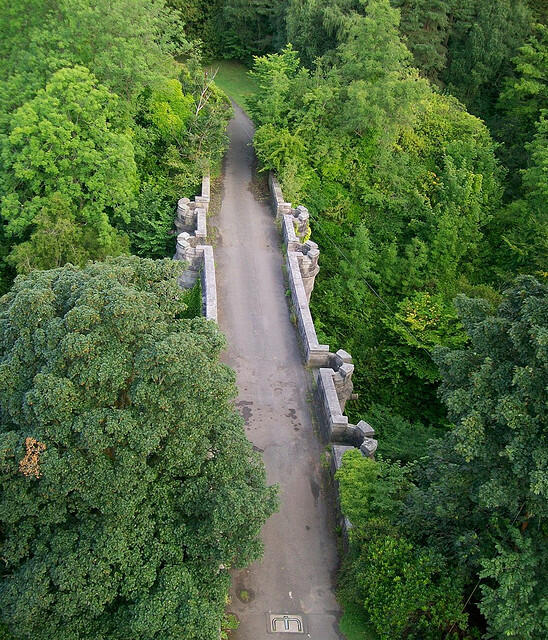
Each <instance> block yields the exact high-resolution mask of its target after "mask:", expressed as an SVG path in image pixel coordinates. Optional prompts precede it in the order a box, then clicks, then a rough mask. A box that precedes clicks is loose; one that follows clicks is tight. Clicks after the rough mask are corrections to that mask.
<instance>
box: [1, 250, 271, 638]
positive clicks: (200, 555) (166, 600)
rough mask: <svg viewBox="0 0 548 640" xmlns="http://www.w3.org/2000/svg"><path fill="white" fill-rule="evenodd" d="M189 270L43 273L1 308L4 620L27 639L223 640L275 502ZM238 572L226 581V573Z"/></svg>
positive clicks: (115, 267) (127, 265)
mask: <svg viewBox="0 0 548 640" xmlns="http://www.w3.org/2000/svg"><path fill="white" fill-rule="evenodd" d="M180 268H181V267H180V264H178V263H174V262H173V261H171V260H164V261H157V262H153V261H151V260H140V259H138V258H134V257H133V258H118V259H113V260H108V261H107V262H105V263H95V264H90V265H89V266H87V267H85V268H84V269H78V268H75V267H71V266H67V267H64V268H62V269H57V270H52V271H35V272H33V273H32V274H30V275H29V276H26V277H20V278H18V279H17V280H16V282H15V284H14V286H13V289H12V290H11V292H10V293H9V294H7V295H6V296H4V297H3V298H2V299H1V301H0V344H1V347H2V348H1V353H2V358H1V360H0V415H1V418H2V422H1V425H2V426H1V431H0V441H1V444H0V483H1V485H2V492H1V499H0V520H1V526H2V557H3V559H4V561H3V564H2V576H3V582H2V587H1V589H0V599H1V605H2V621H3V623H5V624H7V625H8V627H9V629H10V631H11V632H12V633H13V635H14V638H21V639H24V638H25V639H28V640H30V639H33V640H41V639H44V640H45V639H46V638H47V639H48V640H49V639H50V638H52V637H57V638H62V639H65V638H66V639H67V640H68V639H69V638H75V637H79V638H89V639H90V640H91V639H93V640H95V639H97V638H105V639H106V638H120V639H125V638H128V637H131V638H134V639H135V640H137V639H143V640H145V639H146V640H149V639H151V638H162V640H164V639H166V640H167V639H169V638H173V639H175V638H181V637H186V638H196V639H197V640H198V639H203V640H208V639H210V640H214V639H215V640H217V638H218V629H219V625H220V622H221V619H222V617H223V609H224V604H225V597H226V590H227V586H228V582H229V577H228V572H227V570H226V569H228V568H230V567H232V566H242V565H245V564H246V563H248V562H249V561H251V560H254V559H256V558H257V557H258V555H259V554H260V550H261V544H260V540H259V536H258V534H259V530H260V527H261V525H262V524H263V522H264V520H265V518H266V517H267V516H268V515H269V514H270V513H272V511H273V509H274V507H275V503H276V500H275V492H274V490H273V489H269V488H267V487H266V486H265V472H264V469H263V467H262V464H261V463H260V461H259V458H258V457H257V455H256V454H255V453H254V452H253V451H252V448H251V445H250V444H249V442H248V441H247V439H246V437H245V434H244V431H243V428H242V421H241V418H240V417H239V416H238V415H237V414H236V412H235V411H234V409H233V406H232V400H233V398H234V397H235V395H236V388H235V384H234V374H233V372H232V371H230V370H229V369H228V368H227V367H226V366H225V365H223V364H220V363H219V362H218V354H219V352H220V350H221V349H222V348H223V346H224V339H223V338H222V336H221V335H220V333H219V332H218V329H217V328H216V325H215V324H214V323H211V322H208V321H206V320H204V319H202V318H196V319H192V320H188V319H184V318H183V317H182V316H183V315H184V314H185V304H184V295H183V294H182V292H181V290H180V289H179V288H178V286H177V283H176V278H175V277H176V275H177V274H178V272H179V271H180ZM225 568H226V569H225Z"/></svg>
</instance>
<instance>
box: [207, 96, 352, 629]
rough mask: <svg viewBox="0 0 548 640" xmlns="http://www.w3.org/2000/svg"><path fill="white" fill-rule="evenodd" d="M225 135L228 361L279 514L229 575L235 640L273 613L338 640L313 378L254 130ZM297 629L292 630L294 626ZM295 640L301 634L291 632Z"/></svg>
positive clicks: (237, 126)
mask: <svg viewBox="0 0 548 640" xmlns="http://www.w3.org/2000/svg"><path fill="white" fill-rule="evenodd" d="M228 134H229V136H230V140H231V143H230V148H229V150H228V153H227V156H226V161H225V171H224V185H223V186H224V197H223V203H222V207H221V211H220V213H219V215H218V216H216V218H214V219H213V220H212V223H213V224H215V225H216V226H217V227H218V231H217V246H216V247H215V257H216V265H217V279H218V284H219V303H220V304H219V325H220V327H221V329H222V330H223V332H224V333H225V335H226V336H227V338H228V345H229V346H228V349H227V351H226V353H225V356H224V358H223V359H224V360H225V362H226V363H227V364H229V365H230V366H231V367H232V368H233V369H234V370H235V371H236V377H237V383H238V388H239V396H238V400H237V406H238V408H239V410H240V412H241V413H242V415H243V417H244V419H245V423H246V425H245V428H246V433H247V436H248V438H249V440H250V441H251V442H252V443H253V446H254V448H255V449H256V450H257V451H259V452H261V453H262V456H263V459H264V463H265V467H266V471H267V479H268V482H269V483H277V484H278V485H279V487H280V500H281V505H280V510H279V512H278V513H276V514H275V515H274V516H272V517H271V518H270V519H269V520H268V522H267V523H266V525H265V526H264V528H263V532H262V539H263V542H264V547H265V553H264V558H263V559H262V560H261V561H259V562H256V563H254V564H253V565H251V566H250V567H248V568H246V569H243V570H240V571H234V572H233V587H232V602H231V604H230V605H229V609H230V610H231V612H232V613H234V614H236V615H237V617H238V619H239V620H240V627H239V629H238V630H237V631H235V632H233V633H232V635H231V638H233V639H234V640H268V639H269V638H271V635H270V633H269V632H268V631H267V629H268V627H269V624H270V625H271V624H272V622H271V621H270V618H269V616H270V615H276V616H277V617H278V619H279V620H280V622H279V623H278V626H280V625H283V624H284V621H283V616H284V615H289V617H288V618H287V624H291V625H297V622H295V621H294V620H296V619H298V617H301V618H302V621H303V623H304V634H303V635H302V636H301V637H304V638H306V637H311V638H314V640H340V639H341V638H342V636H341V634H340V632H339V630H338V619H339V617H340V610H339V606H338V604H337V600H336V598H335V580H336V573H337V565H338V559H337V547H336V537H335V526H334V522H333V514H334V505H333V503H332V496H331V490H330V488H329V486H328V484H327V483H326V482H325V475H326V474H325V473H324V472H323V470H322V466H321V454H322V450H323V447H322V445H321V443H320V442H319V440H318V439H317V437H316V434H315V430H314V422H313V417H312V406H311V403H310V396H311V389H310V387H311V384H310V383H311V379H310V374H309V372H308V371H307V370H306V369H305V367H304V365H303V362H302V357H301V352H300V347H299V343H298V340H297V332H296V330H295V327H294V326H293V324H292V323H291V320H290V314H289V310H288V305H287V299H286V297H285V291H286V284H285V282H284V275H283V271H282V254H281V250H280V239H279V234H278V230H277V228H276V224H275V221H274V216H273V214H272V211H271V208H270V203H269V201H268V196H267V193H266V192H265V190H264V188H261V187H260V185H258V183H257V179H256V174H255V170H254V167H255V164H256V160H255V155H254V152H253V148H252V146H251V144H250V143H251V140H252V136H253V124H252V123H251V121H250V120H249V118H248V117H247V116H246V115H245V113H244V112H243V111H242V110H241V109H240V108H239V107H237V106H236V107H235V117H234V119H233V120H232V121H231V123H230V126H229V129H228ZM292 628H293V627H292ZM296 637H299V636H296Z"/></svg>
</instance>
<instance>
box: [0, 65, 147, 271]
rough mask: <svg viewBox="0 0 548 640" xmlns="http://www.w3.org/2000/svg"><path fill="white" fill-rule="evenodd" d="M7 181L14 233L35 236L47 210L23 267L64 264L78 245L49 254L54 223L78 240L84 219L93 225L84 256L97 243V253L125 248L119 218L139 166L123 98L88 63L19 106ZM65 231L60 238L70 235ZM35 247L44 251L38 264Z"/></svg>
mask: <svg viewBox="0 0 548 640" xmlns="http://www.w3.org/2000/svg"><path fill="white" fill-rule="evenodd" d="M1 179H2V184H3V187H4V197H3V198H2V208H1V215H2V217H3V219H4V220H5V221H6V223H7V225H6V234H7V235H8V237H12V238H15V239H17V238H25V237H28V231H29V228H32V226H33V225H34V223H35V219H36V217H37V216H38V215H39V214H40V220H38V221H37V232H36V235H35V236H33V237H32V238H31V241H30V245H27V246H28V249H30V250H28V249H26V248H25V249H26V250H24V251H23V253H24V254H25V258H26V259H25V260H24V261H22V262H21V263H20V262H19V260H18V258H20V257H21V256H20V254H21V251H19V252H16V253H15V256H13V255H12V260H13V262H15V264H16V266H17V268H18V270H19V271H28V270H29V269H30V268H35V267H40V268H48V267H51V266H56V265H57V264H59V259H60V258H61V259H62V258H63V257H64V255H65V254H67V253H70V252H71V251H72V249H71V247H70V246H66V247H61V248H60V249H59V251H57V252H55V253H53V254H52V256H51V260H48V250H47V248H46V249H45V250H44V249H43V243H44V238H43V237H41V236H44V234H45V235H46V236H47V234H48V233H49V232H50V230H51V229H52V228H57V229H58V230H59V231H61V233H62V235H64V236H65V238H66V241H68V242H69V243H72V242H73V241H74V239H75V237H76V235H77V226H76V225H80V226H82V227H85V230H84V235H85V236H89V241H88V243H87V244H85V243H82V244H83V245H84V246H83V247H82V249H80V252H81V253H82V254H84V253H88V254H89V253H90V251H89V247H90V245H92V244H94V245H95V246H96V247H97V249H98V251H97V253H96V254H95V255H93V257H102V256H104V255H108V254H111V255H112V254H116V253H119V252H120V250H121V249H123V246H124V245H123V240H122V239H121V238H120V237H119V236H118V235H117V234H116V232H115V230H114V228H113V223H115V222H117V221H122V220H127V219H128V217H129V212H130V210H131V208H132V206H133V204H134V202H133V193H134V190H135V185H136V167H135V161H134V157H133V147H132V144H131V139H130V136H129V135H128V134H127V131H126V124H125V122H124V121H123V120H122V119H121V118H120V115H119V110H118V102H117V98H116V96H114V95H113V94H111V93H110V92H109V91H108V90H107V89H106V88H105V87H104V86H102V85H99V84H97V81H96V79H95V78H94V77H93V75H92V74H91V73H90V72H89V71H88V70H87V69H85V68H83V67H74V68H67V69H61V70H60V71H57V72H56V73H54V74H53V76H52V77H51V79H50V81H49V82H48V84H47V85H46V88H45V89H42V90H40V91H39V92H38V93H37V95H36V97H35V98H33V99H32V100H31V101H29V102H27V103H26V104H25V105H23V106H22V107H21V108H20V109H18V110H17V111H16V112H15V114H14V116H13V118H12V120H11V123H10V131H9V135H8V137H7V138H6V142H5V145H4V148H3V171H2V176H1ZM61 210H62V211H63V214H62V217H61V216H60V215H59V214H60V211H61ZM63 227H64V229H63ZM62 235H58V236H57V237H56V242H57V243H61V242H62V241H63V240H64V239H65V238H63V237H62ZM34 247H37V248H39V253H40V256H39V258H38V260H36V262H34V261H33V251H32V249H33V248H34ZM77 251H78V249H77Z"/></svg>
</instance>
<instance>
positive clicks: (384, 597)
mask: <svg viewBox="0 0 548 640" xmlns="http://www.w3.org/2000/svg"><path fill="white" fill-rule="evenodd" d="M457 308H458V310H459V317H460V319H461V322H462V323H463V326H464V327H465V330H466V333H467V335H468V337H469V339H470V344H469V345H467V346H465V347H463V348H460V349H440V350H439V351H438V352H437V355H436V360H437V361H438V362H439V364H440V371H441V375H442V384H441V397H442V399H443V402H444V404H445V406H446V407H447V409H448V415H449V418H450V419H451V420H452V421H453V423H454V427H453V428H452V429H451V431H450V432H449V434H448V435H446V436H445V437H444V438H443V439H440V440H437V441H433V442H432V443H431V445H430V447H429V448H428V449H425V451H424V454H428V455H424V456H423V457H421V459H420V460H419V462H417V463H415V465H411V466H405V467H400V465H399V464H394V463H388V462H382V461H381V462H377V463H375V462H372V461H370V460H365V459H363V458H361V456H360V455H359V454H358V453H357V452H356V453H353V455H349V454H347V456H348V457H347V456H345V460H344V464H343V468H342V470H341V471H340V472H339V475H338V478H339V482H340V483H341V503H342V508H343V511H344V512H345V513H346V514H347V515H348V517H349V518H350V519H351V521H352V523H353V525H354V528H353V529H352V531H351V546H352V552H351V554H350V556H349V558H348V560H347V563H346V567H345V571H344V574H343V575H344V577H343V589H344V591H345V593H346V594H347V597H348V598H349V599H350V600H357V602H358V603H359V604H360V605H361V606H364V607H365V608H366V609H368V610H370V611H369V613H370V616H371V620H372V622H373V623H374V624H378V630H379V633H380V634H381V635H380V637H385V635H383V634H385V633H386V631H385V630H386V629H391V628H392V629H393V635H390V634H387V635H386V637H387V638H389V637H405V638H407V637H417V636H416V635H413V634H414V633H417V632H419V636H418V637H421V638H426V637H428V638H430V637H432V638H445V637H446V635H445V634H446V633H447V632H448V631H449V627H450V626H452V631H453V632H455V633H456V631H457V630H458V629H459V626H460V627H461V628H462V629H463V630H465V629H466V616H464V617H463V616H462V611H463V605H462V604H459V602H458V601H459V590H460V592H461V593H464V590H463V585H465V584H466V585H469V586H468V589H467V590H470V591H472V589H473V582H474V581H475V580H476V577H477V576H478V575H479V577H480V578H481V583H480V589H479V593H480V594H481V595H480V597H479V603H478V605H479V608H480V610H481V612H482V613H483V614H484V616H485V619H486V621H487V627H488V632H489V636H488V637H493V638H516V639H517V638H519V639H520V640H521V639H525V640H529V639H531V640H532V639H533V638H538V637H543V636H545V635H546V633H547V632H548V618H547V616H546V606H547V603H548V588H547V584H546V579H545V576H546V572H547V570H548V553H547V552H546V549H547V544H546V543H547V541H548V540H547V536H548V533H547V530H546V522H547V520H546V519H547V516H548V487H547V485H546V478H547V477H548V433H547V430H546V425H547V418H548V416H547V413H546V407H547V406H548V404H547V397H546V376H547V374H548V358H547V353H546V334H547V329H548V326H547V318H548V287H546V285H544V284H540V283H539V282H538V281H536V280H535V279H534V278H532V277H521V278H520V279H519V280H518V281H517V282H516V283H515V284H514V286H512V288H510V289H509V290H507V291H506V292H505V293H504V295H503V299H502V302H501V303H500V305H499V307H498V309H497V310H496V312H494V311H493V309H492V308H491V306H490V305H489V304H488V303H487V302H486V301H483V300H478V299H471V298H466V297H464V296H462V297H460V298H459V299H458V302H457ZM429 572H432V573H430V574H429ZM448 574H449V575H451V582H450V583H448V582H444V579H445V576H447V575H448ZM419 576H420V577H419ZM423 581H424V582H423ZM379 585H380V588H379ZM385 585H386V586H385ZM394 585H396V586H395V587H394ZM419 585H422V586H420V587H419ZM420 598H423V600H422V603H423V604H422V606H421V605H417V604H416V603H417V602H419V603H420V602H421V600H420ZM415 606H418V607H419V610H420V611H422V612H428V607H433V610H432V611H431V612H430V613H428V615H427V617H426V619H425V620H422V621H421V619H420V617H419V618H417V614H416V613H415V614H414V615H415V617H414V618H413V622H412V623H411V625H410V626H409V627H408V628H407V629H406V628H405V624H406V620H408V618H406V616H408V615H412V613H413V612H414V607H415ZM398 607H400V609H399V612H398V614H397V615H396V616H395V617H392V616H393V612H394V611H395V610H398V609H397V608H398ZM440 616H442V617H440ZM451 617H452V619H451ZM449 622H450V623H451V625H449ZM421 624H422V625H424V626H421ZM391 625H400V626H399V627H398V628H396V627H393V626H392V627H391ZM402 625H403V626H402ZM436 625H438V626H436ZM439 625H441V627H442V629H441V630H440V628H439ZM444 625H446V626H445V628H443V626H444ZM436 629H437V630H436ZM450 637H451V636H450ZM455 637H457V636H455ZM458 637H463V636H462V635H461V634H459V635H458Z"/></svg>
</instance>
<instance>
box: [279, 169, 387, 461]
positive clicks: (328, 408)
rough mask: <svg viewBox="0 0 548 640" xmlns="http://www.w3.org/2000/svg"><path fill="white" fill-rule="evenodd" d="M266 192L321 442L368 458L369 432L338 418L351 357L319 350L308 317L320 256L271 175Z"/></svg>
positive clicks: (348, 389) (347, 394)
mask: <svg viewBox="0 0 548 640" xmlns="http://www.w3.org/2000/svg"><path fill="white" fill-rule="evenodd" d="M269 186H270V193H271V196H272V207H273V210H274V213H275V216H276V219H277V220H279V221H280V223H281V228H282V236H283V241H284V245H285V251H286V266H287V278H288V283H289V291H290V293H291V302H292V306H293V310H294V313H295V318H296V324H297V328H298V331H299V336H300V338H301V342H302V345H303V350H304V359H305V362H306V364H307V365H308V366H309V367H312V368H313V369H314V370H315V376H316V391H315V396H316V402H317V405H318V413H319V417H320V431H321V434H322V437H323V439H324V440H325V441H327V442H335V443H338V444H339V445H346V446H349V447H358V448H359V449H360V451H361V452H362V454H363V455H364V456H368V457H373V456H374V453H375V451H376V449H377V441H376V440H375V438H374V436H375V432H374V430H373V428H372V427H371V426H370V425H369V424H367V423H366V422H364V421H363V420H360V422H358V424H357V425H353V424H350V423H349V421H348V417H347V416H345V415H344V409H345V406H346V402H347V401H348V400H349V399H350V398H352V396H353V384H352V375H353V373H354V365H353V364H352V356H351V355H350V354H349V353H347V352H346V351H344V350H342V349H339V350H338V351H337V352H336V353H332V352H331V351H330V350H329V346H328V345H325V344H320V342H319V340H318V336H317V333H316V327H315V326H314V321H313V319H312V314H311V313H310V306H309V302H310V296H311V293H312V290H313V288H314V281H315V278H316V275H317V274H318V272H319V270H320V267H319V264H318V261H319V256H320V251H319V249H318V245H317V244H316V243H315V242H313V241H312V240H310V225H309V219H310V216H309V213H308V210H307V209H306V208H305V207H303V206H299V207H297V208H292V207H291V204H290V203H288V202H286V201H285V199H284V197H283V193H282V189H281V187H280V185H279V183H278V180H277V179H276V176H275V175H274V174H273V173H272V172H271V173H270V175H269Z"/></svg>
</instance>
